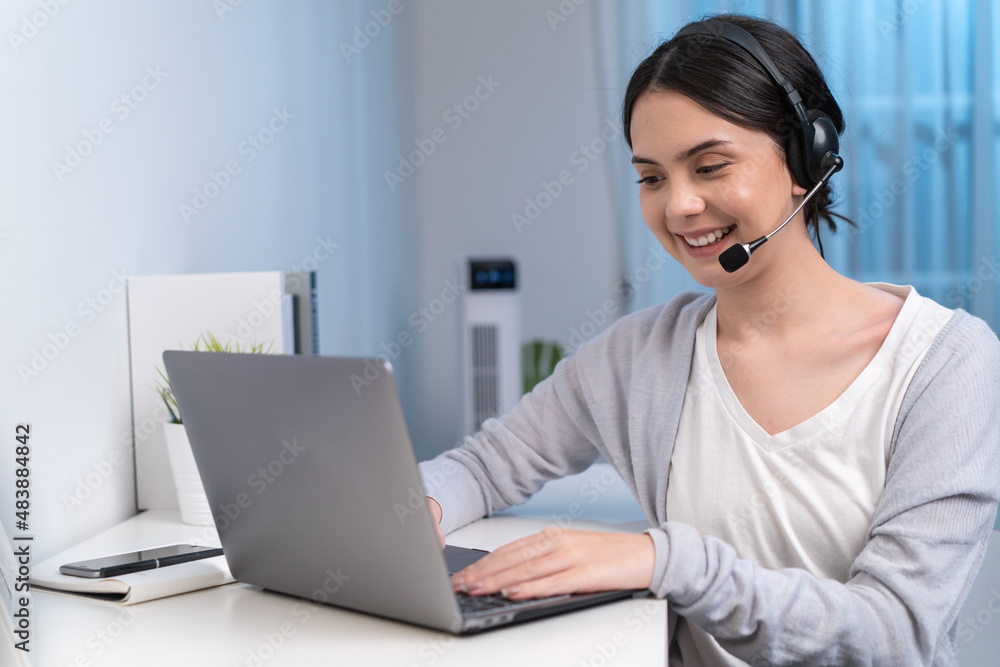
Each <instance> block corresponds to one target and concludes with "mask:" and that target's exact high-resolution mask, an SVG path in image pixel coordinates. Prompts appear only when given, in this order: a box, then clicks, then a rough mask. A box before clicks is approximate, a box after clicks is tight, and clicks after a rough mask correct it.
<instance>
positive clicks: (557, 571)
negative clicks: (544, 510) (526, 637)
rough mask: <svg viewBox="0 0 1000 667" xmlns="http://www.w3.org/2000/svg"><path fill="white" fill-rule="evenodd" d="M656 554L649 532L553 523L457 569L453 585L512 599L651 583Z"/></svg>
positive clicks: (478, 593) (477, 592)
mask: <svg viewBox="0 0 1000 667" xmlns="http://www.w3.org/2000/svg"><path fill="white" fill-rule="evenodd" d="M654 558H655V554H654V550H653V542H652V540H651V539H650V538H649V536H648V535H632V534H623V533H601V532H587V531H572V530H562V529H558V528H552V529H549V530H547V531H544V532H542V533H538V534H536V535H532V536H530V537H526V538H523V539H520V540H517V541H515V542H511V543H510V544H507V545H505V546H503V547H500V548H499V549H497V550H496V551H494V552H493V553H491V554H489V555H488V556H485V557H483V558H482V559H480V560H479V561H478V562H476V563H475V564H473V565H470V566H469V567H467V568H466V569H464V570H463V571H462V572H459V573H457V574H456V575H455V576H454V577H452V585H453V587H454V589H455V590H456V591H459V590H464V591H466V592H468V593H470V594H472V595H486V594H492V593H500V592H503V593H505V594H506V595H507V596H508V597H512V598H529V597H539V596H547V595H559V594H563V593H578V592H593V591H599V590H612V589H615V588H647V587H648V586H649V584H650V582H651V579H652V572H653V562H654Z"/></svg>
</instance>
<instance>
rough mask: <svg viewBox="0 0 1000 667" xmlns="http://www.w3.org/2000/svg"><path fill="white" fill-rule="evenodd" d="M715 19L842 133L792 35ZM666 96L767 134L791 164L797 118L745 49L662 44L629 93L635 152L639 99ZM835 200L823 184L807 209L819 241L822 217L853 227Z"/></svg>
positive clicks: (627, 116) (818, 77)
mask: <svg viewBox="0 0 1000 667" xmlns="http://www.w3.org/2000/svg"><path fill="white" fill-rule="evenodd" d="M710 18H712V19H713V20H716V19H717V20H720V21H725V22H727V23H732V24H734V25H737V26H739V27H740V28H743V29H744V30H746V31H747V32H748V33H750V34H751V35H752V36H753V38H754V39H756V40H757V42H758V43H760V45H761V47H762V48H763V49H764V51H766V52H767V55H768V56H770V58H771V61H772V62H773V63H774V65H775V66H776V67H777V69H778V72H780V73H781V75H782V76H784V77H785V79H787V80H788V81H789V82H791V83H792V85H794V86H795V88H796V89H797V90H798V91H799V94H800V95H801V96H802V101H803V103H804V104H805V106H806V108H807V109H818V110H820V111H822V112H823V114H824V115H825V116H827V117H828V118H829V119H830V120H831V121H833V125H834V127H836V128H837V133H838V134H843V132H844V115H843V113H842V112H841V110H840V106H839V105H838V104H837V101H836V100H835V99H834V98H833V95H832V94H831V93H830V89H829V88H828V87H827V85H826V80H825V79H824V78H823V73H822V72H820V69H819V67H818V66H817V65H816V61H815V60H813V58H812V56H810V55H809V52H808V51H806V50H805V48H803V46H802V44H800V43H799V41H798V40H797V39H795V37H793V36H792V35H791V34H789V33H788V32H787V31H786V30H785V29H784V28H782V27H781V26H779V25H777V24H775V23H771V22H769V21H764V20H761V19H756V18H752V17H749V16H742V15H739V14H720V15H718V16H713V17H710ZM667 91H671V92H676V93H680V94H681V95H684V96H686V97H689V98H691V99H692V100H694V101H695V102H697V103H698V104H700V105H701V106H703V107H705V108H706V109H708V110H709V111H710V112H712V113H713V114H715V115H717V116H720V117H722V118H724V119H725V120H727V121H729V122H730V123H733V124H735V125H739V126H740V127H745V128H748V129H751V130H759V131H761V132H764V133H766V134H767V135H768V136H770V137H771V139H773V140H774V143H775V144H776V145H777V146H778V147H779V149H780V151H781V155H782V157H783V159H785V161H786V164H787V160H788V157H787V155H786V152H785V151H786V147H787V144H788V137H789V134H790V133H793V132H797V131H798V130H797V128H796V126H795V124H794V118H795V116H794V114H793V113H792V110H791V107H789V105H788V104H787V103H786V98H785V95H784V92H783V91H782V90H781V88H779V87H778V86H777V84H775V82H774V80H773V79H772V78H771V77H770V75H769V74H768V73H767V71H766V70H765V69H764V68H763V67H762V66H761V64H760V63H758V62H757V61H756V60H755V59H754V58H753V56H751V55H750V54H749V53H747V52H746V51H745V50H744V49H743V48H741V47H739V46H737V45H736V44H733V43H732V42H730V41H728V40H725V39H722V38H720V37H717V36H715V35H711V34H692V35H684V36H682V37H678V38H673V39H669V40H667V41H665V42H663V43H662V44H660V46H659V47H657V49H656V50H655V51H653V53H652V54H650V55H649V56H648V57H647V58H646V59H645V60H643V61H642V62H641V63H639V66H638V67H636V69H635V72H633V73H632V78H631V79H630V80H629V83H628V88H627V89H626V91H625V101H624V103H623V105H622V128H623V131H624V133H625V141H627V142H628V145H629V147H630V148H631V147H632V134H631V131H630V123H631V121H632V109H633V107H634V106H635V103H636V101H637V100H638V99H639V98H640V97H642V95H644V94H645V93H648V92H667ZM799 143H801V142H799ZM800 185H801V184H800ZM832 203H833V201H832V190H831V188H830V185H829V183H826V184H824V185H823V187H822V188H820V190H819V191H818V192H817V193H816V195H815V196H814V197H813V198H812V199H811V200H810V201H809V203H808V204H806V206H805V208H804V209H803V213H804V215H805V220H806V227H807V228H808V229H810V230H811V231H812V232H813V235H814V236H815V238H816V239H817V240H819V221H820V220H821V219H822V220H823V221H825V222H826V225H827V227H828V228H829V229H830V231H836V230H837V224H836V223H835V222H834V220H833V218H834V217H837V218H840V219H842V220H845V221H847V222H848V223H850V224H852V225H853V224H854V223H853V222H852V221H851V220H848V219H847V218H845V217H844V216H842V215H840V214H838V213H834V212H833V211H831V210H830V206H831V204H832ZM820 252H822V245H820Z"/></svg>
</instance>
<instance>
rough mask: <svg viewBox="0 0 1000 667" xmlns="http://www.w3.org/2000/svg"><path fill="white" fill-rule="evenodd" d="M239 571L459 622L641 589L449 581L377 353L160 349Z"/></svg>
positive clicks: (387, 371) (501, 620)
mask: <svg viewBox="0 0 1000 667" xmlns="http://www.w3.org/2000/svg"><path fill="white" fill-rule="evenodd" d="M163 362H164V364H165V366H166V369H167V375H168V376H169V378H170V383H171V385H172V387H173V390H174V394H175V396H176V398H177V403H178V405H179V406H180V411H181V416H182V419H183V421H184V425H185V428H186V430H187V433H188V438H189V439H190V441H191V448H192V450H193V451H194V457H195V460H196V462H197V464H198V470H199V472H200V473H201V478H202V482H203V483H204V486H205V492H206V494H207V496H208V501H209V504H210V505H211V508H212V513H213V515H214V516H215V524H216V526H217V527H218V529H219V536H220V538H221V539H222V547H223V550H224V551H225V555H226V560H227V561H228V563H229V568H230V570H231V571H232V574H233V577H235V578H236V579H237V580H238V581H242V582H244V583H248V584H252V585H255V586H260V587H262V588H265V589H269V590H273V591H279V592H281V593H286V594H290V595H295V596H298V597H302V598H308V599H310V600H314V601H317V602H322V603H326V604H331V605H335V606H337V607H344V608H347V609H352V610H356V611H361V612H366V613H370V614H376V615H378V616H383V617H387V618H392V619H397V620H400V621H406V622H409V623H414V624H417V625H422V626H427V627H431V628H436V629H440V630H444V631H447V632H452V633H455V634H464V633H471V632H478V631H481V630H485V629H488V628H492V627H497V626H501V625H508V624H511V623H517V622H521V621H526V620H530V619H533V618H538V617H542V616H549V615H552V614H556V613H561V612H564V611H569V610H572V609H577V608H580V607H585V606H591V605H594V604H599V603H602V602H607V601H610V600H615V599H620V598H624V597H631V596H635V595H645V594H646V591H611V592H607V593H598V594H590V595H569V596H558V597H556V598H546V599H541V600H529V601H521V602H514V601H510V600H506V599H504V598H502V597H501V596H468V595H464V594H457V595H456V594H455V593H454V592H453V591H452V588H451V584H450V581H449V573H453V572H457V571H459V570H461V569H462V568H463V567H465V566H466V565H468V564H470V563H472V562H474V561H475V560H477V559H478V558H480V557H482V556H483V555H485V553H486V552H484V551H478V550H473V549H461V548H458V547H452V546H448V547H446V548H445V551H444V552H443V553H442V550H441V548H440V546H439V545H438V542H437V537H436V534H435V531H434V525H433V519H432V517H431V514H430V511H429V510H428V509H427V507H426V503H425V502H424V491H423V486H422V484H421V480H420V475H419V473H418V470H417V462H416V458H415V456H414V453H413V448H412V446H411V444H410V436H409V432H408V430H407V428H406V422H405V420H404V417H403V411H402V408H401V406H400V403H399V398H398V396H397V393H396V387H395V383H394V381H393V377H392V372H391V368H390V367H389V366H388V364H386V363H384V362H382V361H381V360H379V359H359V358H341V357H312V356H285V355H252V354H220V353H213V352H181V351H167V352H164V354H163Z"/></svg>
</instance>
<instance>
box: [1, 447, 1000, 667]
mask: <svg viewBox="0 0 1000 667" xmlns="http://www.w3.org/2000/svg"><path fill="white" fill-rule="evenodd" d="M610 480H611V477H610V476H609V475H608V473H607V471H606V469H605V468H602V467H600V466H595V467H594V468H592V469H591V470H589V471H587V472H585V473H582V474H581V475H577V476H574V477H571V478H567V479H564V480H559V481H557V482H553V483H551V484H549V485H548V486H546V488H545V489H543V490H542V492H541V493H539V494H537V495H536V496H535V497H534V498H532V500H531V502H529V503H528V504H527V505H523V506H521V507H519V508H517V514H518V516H512V515H511V514H501V515H497V516H495V517H493V518H491V519H488V520H486V521H480V522H477V523H474V524H472V525H470V526H466V527H465V528H463V529H461V530H459V531H456V532H454V533H452V534H451V535H449V536H448V541H449V542H450V543H452V544H456V545H459V546H470V547H480V548H484V549H495V548H496V547H498V546H500V545H501V544H504V543H506V542H509V541H510V540H513V539H516V538H517V537H520V536H522V535H527V534H530V533H532V532H535V531H537V530H540V529H541V528H543V527H544V526H546V525H550V524H551V523H552V522H553V521H552V519H553V517H556V518H561V520H565V517H566V516H567V515H568V512H569V508H570V507H571V505H572V503H578V506H579V507H580V508H582V513H580V512H578V511H574V514H577V515H578V518H576V519H574V520H573V524H572V526H573V527H574V528H600V527H601V526H599V525H596V524H594V523H593V521H600V522H602V524H603V529H617V530H631V531H633V532H639V531H641V530H643V529H644V527H645V522H644V520H643V518H642V513H641V512H640V511H639V510H638V508H637V507H636V506H635V503H634V501H633V500H632V499H631V497H630V496H629V494H628V491H627V489H625V487H624V484H622V483H621V482H620V480H616V481H613V482H611V483H609V482H610ZM595 490H596V491H597V492H599V493H598V495H595ZM594 499H596V500H595V502H591V501H592V500H594ZM159 514H160V516H161V517H163V516H164V515H163V513H159ZM153 516H155V515H153ZM167 516H168V517H169V518H170V519H171V520H176V513H168V514H167ZM193 530H196V531H201V530H202V529H200V528H197V529H193ZM32 596H33V604H34V608H33V615H34V618H35V625H34V629H33V634H32V643H33V646H34V651H33V654H32V661H33V662H32V664H33V665H35V667H67V666H69V665H101V666H104V665H108V666H111V667H114V666H116V665H128V666H129V667H133V666H136V665H151V666H155V665H180V664H185V665H190V666H191V667H199V666H201V665H212V666H213V667H215V666H217V665H218V666H222V667H231V666H233V667H235V666H240V667H264V666H267V667H272V666H280V665H296V666H303V667H305V666H308V665H318V664H322V665H351V666H355V665H363V666H368V665H375V666H381V665H400V666H403V667H410V666H417V667H425V666H430V665H443V666H446V667H447V666H449V665H462V666H466V665H477V666H478V665H484V666H488V665H504V666H505V667H507V666H509V665H515V666H516V667H527V666H529V665H569V666H571V667H588V666H589V667H599V666H600V665H605V664H607V665H612V664H618V665H664V664H665V662H666V655H665V654H666V605H665V603H664V602H662V601H655V600H627V601H620V602H615V603H611V604H608V605H604V606H601V607H596V608H593V609H587V610H583V611H579V612H572V613H570V614H565V615H563V616H558V617H554V618H549V619H543V620H540V621H533V622H531V623H527V624H525V625H520V626H514V627H510V628H505V629H502V630H495V631H492V632H488V633H485V634H482V635H476V636H472V637H458V638H456V637H452V636H450V635H446V634H442V633H439V632H437V631H433V630H426V629H422V628H418V627H414V626H410V625H407V624H404V623H397V622H394V621H388V620H383V619H379V618H375V617H372V616H366V615H363V614H357V613H352V612H348V611H342V610H339V609H335V608H333V607H323V606H315V607H313V608H312V610H311V611H310V613H309V615H308V616H307V615H304V614H302V613H299V614H295V613H293V611H292V609H293V607H295V605H296V604H298V603H300V602H301V601H299V600H297V599H296V598H291V597H287V596H283V595H278V594H275V593H265V592H262V591H260V590H259V589H256V588H253V587H250V586H246V585H244V584H229V585H227V586H222V587H217V588H212V589H206V590H203V591H198V592H194V593H187V594H185V595H180V596H176V597H173V598H164V599H160V600H154V601H151V602H146V603H142V604H139V605H134V606H132V607H122V606H119V605H116V604H112V603H105V602H97V601H92V600H86V599H81V598H76V597H68V596H63V595H58V594H53V593H46V592H42V591H37V590H36V591H33V593H32ZM959 617H960V619H962V620H963V623H962V625H961V626H960V632H959V636H958V648H959V651H960V653H959V664H960V665H963V666H965V667H979V666H983V667H985V666H987V665H995V664H997V663H996V656H997V655H1000V632H998V631H997V629H998V628H1000V539H997V538H996V533H994V539H993V541H992V543H991V544H990V549H989V551H988V553H987V555H986V561H985V562H984V563H983V568H982V571H981V572H980V574H979V578H978V579H977V580H976V583H975V584H974V586H973V588H972V591H971V592H970V594H969V598H968V600H967V601H966V603H965V606H964V607H963V609H962V612H961V614H960V616H959ZM283 629H284V630H285V634H282V630H283ZM101 633H103V635H104V636H105V637H106V638H107V639H108V640H109V641H108V642H105V641H104V640H103V639H101ZM616 633H620V634H617V635H616ZM616 639H618V640H619V644H620V646H616V645H615V643H614V642H615V640H616ZM274 645H276V646H277V648H274ZM602 649H603V650H604V651H605V652H610V651H611V650H614V651H615V656H614V660H607V659H602V658H605V656H604V655H603V654H602ZM5 658H6V656H5V655H3V654H2V653H0V663H2V664H4V665H6V664H7V663H6V662H5V661H4V660H5Z"/></svg>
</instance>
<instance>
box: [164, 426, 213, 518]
mask: <svg viewBox="0 0 1000 667" xmlns="http://www.w3.org/2000/svg"><path fill="white" fill-rule="evenodd" d="M163 437H164V439H165V440H166V441H167V456H168V457H169V458H170V470H171V472H173V474H174V487H175V488H176V489H177V505H178V507H180V510H181V520H182V521H183V522H184V523H187V524H191V525H193V526H212V525H215V521H214V519H212V508H211V507H209V505H208V498H207V497H206V496H205V487H204V486H202V484H201V475H199V474H198V466H197V464H196V463H195V462H194V454H193V453H192V452H191V443H190V442H188V437H187V431H185V430H184V425H183V424H164V425H163Z"/></svg>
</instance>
